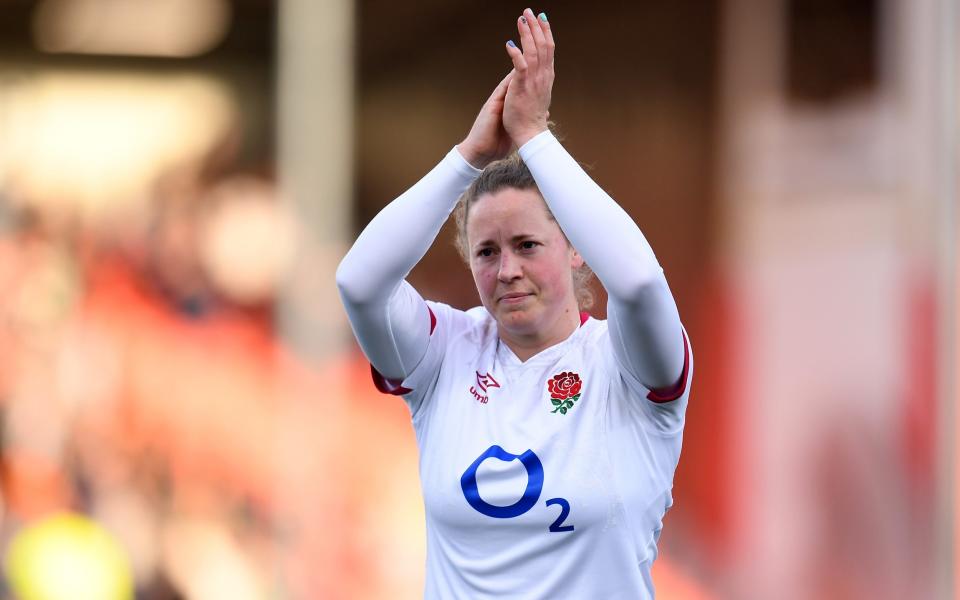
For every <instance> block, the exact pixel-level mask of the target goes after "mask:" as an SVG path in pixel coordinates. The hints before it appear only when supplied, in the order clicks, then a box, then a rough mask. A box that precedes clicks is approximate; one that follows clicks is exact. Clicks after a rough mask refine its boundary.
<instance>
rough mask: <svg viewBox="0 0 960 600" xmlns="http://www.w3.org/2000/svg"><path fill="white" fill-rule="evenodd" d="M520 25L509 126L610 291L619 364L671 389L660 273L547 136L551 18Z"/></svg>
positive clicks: (634, 232) (675, 359)
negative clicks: (549, 20) (548, 20)
mask: <svg viewBox="0 0 960 600" xmlns="http://www.w3.org/2000/svg"><path fill="white" fill-rule="evenodd" d="M517 25H518V30H519V32H520V41H521V46H522V50H521V49H520V48H517V47H516V46H514V45H513V44H511V43H508V45H507V53H508V54H509V56H510V58H511V60H512V61H513V66H514V70H515V72H516V76H515V77H514V79H513V80H512V81H511V82H510V85H509V88H508V90H507V95H506V99H505V107H504V113H503V123H504V127H505V128H506V130H507V132H508V133H509V134H510V136H511V138H512V139H513V140H514V142H515V143H516V144H517V145H518V146H520V155H521V158H523V160H524V162H525V163H526V164H527V166H528V167H529V169H530V172H531V173H532V174H533V176H534V178H535V179H536V181H537V186H538V187H539V188H540V192H541V193H542V194H543V197H544V200H545V201H546V203H547V205H548V206H549V207H550V210H551V212H552V213H553V215H554V217H555V218H556V220H557V223H558V224H559V225H560V228H561V229H562V230H563V232H564V234H566V236H567V239H569V240H570V243H571V244H573V247H574V248H576V249H577V251H578V252H579V253H580V255H581V256H583V258H584V260H585V261H586V262H587V264H589V265H590V267H591V268H592V269H593V271H594V272H595V273H596V275H597V277H598V278H599V279H600V282H601V283H602V284H603V286H604V288H605V289H606V290H607V294H608V297H609V303H608V311H607V313H608V321H609V330H610V336H611V342H612V344H613V351H614V354H615V355H616V356H617V359H618V361H619V363H620V364H621V366H622V367H623V368H625V369H626V370H627V372H628V373H629V374H630V375H632V376H633V377H635V378H636V379H638V380H639V381H640V382H641V383H643V384H644V385H645V386H646V387H648V388H650V389H665V388H669V387H671V386H673V385H675V384H677V383H678V380H679V378H680V375H681V372H682V370H683V366H684V356H685V349H684V343H685V342H684V338H683V334H682V327H681V325H680V317H679V315H678V313H677V306H676V303H675V302H674V300H673V296H672V294H671V293H670V289H669V287H668V286H667V282H666V279H665V278H664V276H663V269H662V268H661V267H660V265H659V263H658V262H657V258H656V256H655V255H654V253H653V250H652V249H651V248H650V245H649V244H648V243H647V240H646V238H644V236H643V233H641V231H640V229H639V228H638V227H637V225H636V223H634V222H633V220H632V219H631V218H630V216H629V215H628V214H627V213H626V212H625V211H624V210H623V209H622V208H621V207H620V206H619V205H618V204H617V203H616V202H614V201H613V199H612V198H611V197H610V196H609V195H607V193H606V192H604V191H603V190H602V189H601V188H600V186H598V185H597V184H596V183H594V181H593V180H592V179H591V178H590V176H589V175H587V173H586V172H585V171H584V170H583V169H582V168H581V167H580V165H579V164H578V163H577V162H576V161H575V160H574V159H573V157H571V156H570V154H569V153H568V152H567V151H566V150H565V149H564V148H563V146H561V145H560V143H559V142H558V141H557V140H556V138H554V137H553V135H552V134H551V133H550V132H549V131H548V129H547V114H548V110H549V107H550V96H551V90H552V87H553V79H554V71H553V54H554V47H555V44H554V39H553V33H552V32H551V28H550V24H549V23H548V22H547V20H546V16H545V15H543V14H542V13H541V15H540V17H539V18H538V17H536V16H534V14H533V12H532V11H530V10H529V9H527V10H526V11H524V15H523V16H522V17H521V18H520V20H518V23H517Z"/></svg>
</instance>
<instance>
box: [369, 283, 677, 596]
mask: <svg viewBox="0 0 960 600" xmlns="http://www.w3.org/2000/svg"><path fill="white" fill-rule="evenodd" d="M427 305H428V310H429V311H430V319H431V338H430V343H429V347H428V350H427V353H426V355H425V356H424V358H423V359H422V361H421V362H420V363H419V365H417V367H416V368H415V369H414V371H413V372H412V373H411V374H410V375H409V376H408V377H407V378H406V379H404V380H403V381H402V382H387V381H384V380H383V379H382V378H379V377H378V376H377V374H376V372H375V373H374V379H375V380H377V385H378V387H379V388H380V389H381V391H385V392H390V393H394V394H401V395H403V397H404V399H405V401H406V402H407V404H408V405H409V407H410V410H411V412H412V415H413V425H414V429H415V431H416V437H417V444H418V446H419V449H420V480H421V486H422V489H423V495H424V503H425V508H426V522H427V523H426V524H427V569H426V588H425V597H426V598H431V599H432V598H443V599H447V598H523V599H533V598H604V599H608V598H609V599H612V598H624V599H628V598H629V599H631V600H635V599H637V598H652V597H653V594H654V590H653V582H652V580H651V577H650V569H651V566H652V563H653V560H654V558H656V555H657V540H658V538H659V535H660V530H661V527H662V519H663V515H664V513H665V512H666V511H667V509H668V508H670V506H671V504H672V496H671V488H672V485H673V474H674V470H675V469H676V466H677V461H678V459H679V456H680V444H681V438H682V434H683V423H684V411H685V409H686V405H687V399H688V396H689V393H690V386H689V381H690V378H691V376H692V371H693V359H692V355H691V353H690V349H689V345H688V344H687V340H686V334H685V333H684V334H683V335H684V349H685V358H684V367H683V374H682V376H681V379H680V385H679V386H678V388H677V389H676V390H675V391H674V392H673V393H672V394H671V395H669V396H666V395H664V396H660V397H658V396H657V395H656V394H655V393H654V392H651V391H650V390H648V389H647V388H645V387H644V386H643V385H642V384H641V383H640V382H639V381H637V380H634V379H633V378H632V377H630V376H629V375H623V374H622V373H625V372H626V371H625V370H623V369H619V368H618V367H617V365H616V358H615V357H614V354H613V352H612V350H611V345H610V339H609V334H608V331H607V322H606V321H602V320H597V319H593V318H588V317H587V316H586V314H584V315H583V316H582V324H581V326H580V327H579V328H578V329H577V330H576V331H575V332H574V333H573V334H572V335H571V336H570V337H569V338H567V339H566V340H565V341H563V342H561V343H559V344H557V345H555V346H553V347H550V348H548V349H546V350H544V351H542V352H540V353H539V354H537V355H535V356H533V357H531V358H530V359H528V360H527V361H526V362H521V361H520V360H519V359H518V358H517V357H516V356H515V355H514V354H513V352H512V351H511V350H510V349H509V348H508V347H507V346H506V345H505V344H503V343H501V342H499V338H498V335H497V325H496V322H495V321H494V320H493V319H492V317H491V316H490V315H489V313H488V312H487V311H486V309H484V308H483V307H478V308H474V309H472V310H470V311H467V312H463V311H459V310H456V309H454V308H451V307H449V306H447V305H445V304H440V303H436V302H428V303H427Z"/></svg>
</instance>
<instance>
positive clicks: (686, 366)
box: [647, 332, 690, 404]
mask: <svg viewBox="0 0 960 600" xmlns="http://www.w3.org/2000/svg"><path fill="white" fill-rule="evenodd" d="M689 371H690V344H689V342H687V334H686V332H683V371H682V372H681V373H680V380H679V381H678V382H677V383H675V384H673V385H671V386H670V387H665V388H660V389H657V390H650V393H649V394H647V399H648V400H651V401H653V402H656V403H658V404H659V403H663V402H672V401H674V400H676V399H677V398H679V397H680V396H682V395H683V393H684V392H685V391H687V375H688V374H689Z"/></svg>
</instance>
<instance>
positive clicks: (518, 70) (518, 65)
mask: <svg viewBox="0 0 960 600" xmlns="http://www.w3.org/2000/svg"><path fill="white" fill-rule="evenodd" d="M506 45H507V54H508V55H509V56H510V60H511V61H513V70H514V71H515V76H516V77H517V78H518V79H523V78H524V77H525V76H526V74H527V67H528V65H527V61H526V59H525V58H524V57H523V52H521V51H520V48H517V46H516V45H515V44H514V43H513V40H511V41H509V42H507V44H506Z"/></svg>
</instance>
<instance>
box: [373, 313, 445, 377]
mask: <svg viewBox="0 0 960 600" xmlns="http://www.w3.org/2000/svg"><path fill="white" fill-rule="evenodd" d="M427 312H429V313H430V335H431V336H432V335H433V332H434V330H435V329H436V328H437V315H435V314H434V312H433V309H432V308H430V307H429V306H427ZM370 376H371V377H372V378H373V385H374V387H376V388H377V391H378V392H381V393H383V394H390V395H391V396H404V395H406V394H409V393H410V392H412V391H413V390H412V389H410V388H408V387H405V386H404V385H403V383H404V380H403V379H388V378H386V377H384V376H383V375H382V374H381V373H380V371H378V370H377V368H376V367H374V366H373V365H370Z"/></svg>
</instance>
